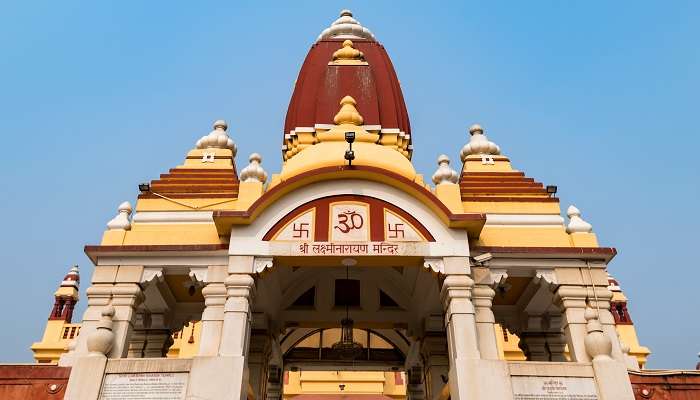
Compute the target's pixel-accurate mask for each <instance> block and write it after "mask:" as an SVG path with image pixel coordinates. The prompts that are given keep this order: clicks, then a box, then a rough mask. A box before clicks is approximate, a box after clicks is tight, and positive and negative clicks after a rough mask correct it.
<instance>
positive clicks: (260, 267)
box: [253, 257, 274, 274]
mask: <svg viewBox="0 0 700 400" xmlns="http://www.w3.org/2000/svg"><path fill="white" fill-rule="evenodd" d="M273 264H274V263H273V260H272V257H255V260H254V261H253V271H254V272H255V273H257V274H259V273H261V272H264V271H265V270H267V269H272V267H273Z"/></svg>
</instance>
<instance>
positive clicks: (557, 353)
mask: <svg viewBox="0 0 700 400" xmlns="http://www.w3.org/2000/svg"><path fill="white" fill-rule="evenodd" d="M561 323H562V317H561V315H550V316H549V318H547V327H548V329H547V334H546V337H545V339H546V341H547V350H548V351H549V360H550V361H567V360H566V357H565V356H564V353H565V347H566V337H565V336H564V333H563V332H562V330H561Z"/></svg>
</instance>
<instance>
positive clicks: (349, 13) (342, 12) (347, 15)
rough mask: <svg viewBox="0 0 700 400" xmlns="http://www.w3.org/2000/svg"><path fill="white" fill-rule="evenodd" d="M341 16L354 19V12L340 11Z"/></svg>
mask: <svg viewBox="0 0 700 400" xmlns="http://www.w3.org/2000/svg"><path fill="white" fill-rule="evenodd" d="M340 16H341V17H352V11H350V10H348V9H345V10H342V11H340Z"/></svg>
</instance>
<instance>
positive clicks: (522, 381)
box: [511, 376, 598, 400]
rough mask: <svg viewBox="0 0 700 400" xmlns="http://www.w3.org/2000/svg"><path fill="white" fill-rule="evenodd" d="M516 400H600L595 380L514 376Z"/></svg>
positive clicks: (514, 395)
mask: <svg viewBox="0 0 700 400" xmlns="http://www.w3.org/2000/svg"><path fill="white" fill-rule="evenodd" d="M511 380H512V383H513V399H514V400H598V393H597V391H596V387H595V382H594V381H593V378H562V377H547V376H512V377H511Z"/></svg>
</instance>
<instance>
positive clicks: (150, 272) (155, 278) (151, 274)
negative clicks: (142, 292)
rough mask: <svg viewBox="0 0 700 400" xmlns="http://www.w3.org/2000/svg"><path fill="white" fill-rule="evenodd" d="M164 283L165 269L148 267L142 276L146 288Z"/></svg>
mask: <svg viewBox="0 0 700 400" xmlns="http://www.w3.org/2000/svg"><path fill="white" fill-rule="evenodd" d="M164 281H165V277H164V276H163V268H149V267H147V268H144V269H143V273H142V274H141V283H142V284H144V286H148V285H151V284H157V283H162V282H164Z"/></svg>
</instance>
